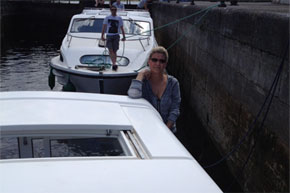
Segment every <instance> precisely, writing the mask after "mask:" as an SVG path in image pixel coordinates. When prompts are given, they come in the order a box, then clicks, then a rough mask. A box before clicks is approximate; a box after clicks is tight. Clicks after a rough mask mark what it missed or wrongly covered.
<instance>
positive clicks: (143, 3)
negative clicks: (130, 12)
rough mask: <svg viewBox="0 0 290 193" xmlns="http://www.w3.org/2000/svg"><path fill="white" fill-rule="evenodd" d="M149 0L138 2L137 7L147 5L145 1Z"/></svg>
mask: <svg viewBox="0 0 290 193" xmlns="http://www.w3.org/2000/svg"><path fill="white" fill-rule="evenodd" d="M147 1H148V0H141V1H140V2H139V3H138V5H137V7H139V8H144V7H145V3H146V2H147Z"/></svg>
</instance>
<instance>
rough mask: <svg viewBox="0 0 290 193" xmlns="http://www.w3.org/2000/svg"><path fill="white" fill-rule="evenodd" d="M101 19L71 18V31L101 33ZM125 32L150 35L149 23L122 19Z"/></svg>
mask: <svg viewBox="0 0 290 193" xmlns="http://www.w3.org/2000/svg"><path fill="white" fill-rule="evenodd" d="M102 27H103V19H95V18H77V19H74V20H73V23H72V27H71V30H70V32H71V33H101V32H102ZM123 27H124V31H125V34H129V35H141V36H150V35H151V29H150V23H149V22H145V21H135V20H132V19H129V20H123Z"/></svg>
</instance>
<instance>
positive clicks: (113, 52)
mask: <svg viewBox="0 0 290 193" xmlns="http://www.w3.org/2000/svg"><path fill="white" fill-rule="evenodd" d="M119 41H120V36H119V35H116V36H114V40H113V41H112V50H111V51H110V55H112V57H111V60H112V64H113V66H112V68H113V70H117V69H118V66H117V65H116V61H117V51H118V49H119Z"/></svg>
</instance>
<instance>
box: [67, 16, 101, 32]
mask: <svg viewBox="0 0 290 193" xmlns="http://www.w3.org/2000/svg"><path fill="white" fill-rule="evenodd" d="M102 27H103V19H94V18H77V19H74V20H73V23H72V27H71V30H70V32H71V33H101V32H102Z"/></svg>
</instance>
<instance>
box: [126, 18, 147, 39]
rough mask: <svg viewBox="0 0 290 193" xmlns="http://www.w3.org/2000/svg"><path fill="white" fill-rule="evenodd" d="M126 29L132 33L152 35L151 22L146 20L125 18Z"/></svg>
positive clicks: (128, 32)
mask: <svg viewBox="0 0 290 193" xmlns="http://www.w3.org/2000/svg"><path fill="white" fill-rule="evenodd" d="M123 23H124V31H125V33H126V34H130V35H141V36H150V35H151V29H150V23H149V22H145V21H134V20H132V19H129V20H124V21H123Z"/></svg>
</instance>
